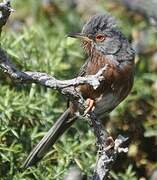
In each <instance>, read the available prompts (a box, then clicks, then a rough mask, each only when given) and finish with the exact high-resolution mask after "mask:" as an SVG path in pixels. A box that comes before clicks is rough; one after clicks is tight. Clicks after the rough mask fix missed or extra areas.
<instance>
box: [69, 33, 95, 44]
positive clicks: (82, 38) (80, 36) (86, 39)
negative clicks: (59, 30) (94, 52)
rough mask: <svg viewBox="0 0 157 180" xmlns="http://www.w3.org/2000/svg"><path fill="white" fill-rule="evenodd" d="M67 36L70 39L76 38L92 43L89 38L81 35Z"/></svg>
mask: <svg viewBox="0 0 157 180" xmlns="http://www.w3.org/2000/svg"><path fill="white" fill-rule="evenodd" d="M67 36H68V37H71V38H78V39H81V40H83V41H87V42H91V41H92V39H90V38H89V37H87V35H85V34H83V33H69V34H68V35H67Z"/></svg>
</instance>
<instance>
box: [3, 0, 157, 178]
mask: <svg viewBox="0 0 157 180" xmlns="http://www.w3.org/2000/svg"><path fill="white" fill-rule="evenodd" d="M41 2H42V1H39V0H38V1H33V0H27V1H20V0H15V1H13V7H14V9H16V11H15V12H14V14H13V15H12V16H11V19H10V22H9V23H8V26H7V27H6V28H5V29H4V31H3V33H2V36H1V46H2V47H3V48H4V49H6V50H7V52H8V54H9V55H10V56H11V58H12V60H13V62H14V63H15V64H16V65H17V67H18V68H20V69H22V70H32V71H41V72H47V73H49V74H51V75H54V76H56V77H57V78H60V79H67V78H71V77H74V76H76V74H77V72H78V71H79V68H80V66H81V64H83V62H84V59H85V54H83V51H82V48H81V46H80V42H78V41H77V40H72V39H69V38H67V37H66V34H67V33H68V32H71V31H79V30H80V29H81V26H82V19H83V17H81V15H80V14H79V13H77V11H76V9H70V8H69V7H68V4H67V3H65V2H64V1H62V0H59V1H55V2H56V5H57V7H58V9H56V10H55V12H52V13H50V14H47V12H46V11H45V9H43V8H42V6H41ZM68 2H69V1H68ZM101 7H102V8H103V7H104V8H105V9H106V8H107V9H110V8H111V7H110V6H109V4H108V3H107V1H105V3H104V2H103V1H102V6H101ZM112 13H113V14H114V15H115V16H116V17H117V19H119V20H120V22H119V24H120V26H121V28H122V30H123V32H124V33H125V34H126V35H127V36H128V37H130V36H131V33H132V29H134V28H136V29H138V28H141V27H142V28H143V27H147V23H146V22H145V21H144V20H140V21H139V20H136V18H134V19H132V15H130V14H129V13H128V12H126V11H125V10H124V9H122V8H119V9H118V8H117V9H116V11H115V10H114V9H113V11H112ZM149 31H150V33H149V44H150V46H152V44H153V43H154V41H155V36H154V35H151V34H153V31H154V30H153V29H150V30H149ZM150 62H151V55H147V56H140V57H139V60H138V61H137V63H136V77H135V83H134V88H133V90H132V93H131V95H130V96H129V97H128V98H127V99H126V100H125V101H124V102H123V103H121V105H120V106H119V107H118V108H117V109H116V110H114V111H113V112H112V114H111V120H110V121H109V122H108V123H107V127H108V129H109V130H110V131H111V132H112V134H113V135H114V136H116V135H117V134H119V133H121V134H124V135H126V136H129V138H130V142H129V153H128V156H125V155H124V157H123V156H122V157H120V159H119V160H118V164H116V165H115V168H114V169H113V170H114V172H112V173H111V178H112V179H115V180H127V179H128V180H129V179H132V180H136V179H138V178H139V177H141V176H144V177H147V175H148V172H150V171H151V170H152V169H153V168H155V167H156V166H157V163H156V161H157V157H156V156H155V153H156V152H155V147H156V145H157V144H156V135H157V123H156V122H157V121H156V119H157V101H156V97H157V90H155V91H154V89H153V88H152V85H153V84H154V82H155V81H156V79H157V74H156V72H155V71H152V70H151V68H150V64H151V63H150ZM0 83H1V89H0V179H2V180H5V179H13V180H29V179H40V180H44V179H46V180H50V179H51V180H52V179H55V180H56V179H57V180H59V179H62V177H63V175H64V173H65V172H66V171H67V170H68V168H69V167H70V166H71V165H77V166H78V167H79V168H80V169H81V170H82V171H83V173H85V174H88V175H90V174H91V169H92V168H93V165H94V163H95V153H96V149H95V144H94V142H95V141H94V135H93V133H92V131H91V130H90V129H89V127H88V125H87V123H86V122H85V121H83V120H79V121H78V122H77V123H76V124H75V125H74V126H73V127H72V128H71V129H70V130H69V131H68V132H67V133H66V134H65V135H64V136H63V137H62V138H61V139H60V141H59V142H58V143H57V144H56V145H55V146H54V148H53V149H52V150H51V151H50V152H49V153H48V154H47V155H46V156H45V157H44V159H43V160H42V161H41V162H40V163H39V164H38V166H37V167H32V168H29V169H28V170H25V171H24V170H21V169H20V168H21V166H22V163H23V162H24V160H25V158H26V156H27V155H28V153H29V152H30V150H31V149H32V147H33V146H34V145H35V144H36V143H37V142H39V140H40V139H41V137H43V135H44V134H45V133H46V131H47V130H48V129H49V128H50V127H51V126H52V124H53V123H54V122H55V121H56V119H57V118H58V117H59V116H60V114H61V113H62V112H63V111H64V109H66V106H67V103H66V99H64V97H62V96H60V95H59V94H58V93H57V92H55V91H53V90H51V89H45V88H43V87H40V86H38V85H35V84H32V85H30V84H28V85H26V84H18V83H17V82H12V80H10V79H9V77H7V76H6V75H5V74H4V73H2V72H1V73H0ZM124 159H125V160H124ZM126 167H128V168H127V169H126ZM121 172H123V173H121Z"/></svg>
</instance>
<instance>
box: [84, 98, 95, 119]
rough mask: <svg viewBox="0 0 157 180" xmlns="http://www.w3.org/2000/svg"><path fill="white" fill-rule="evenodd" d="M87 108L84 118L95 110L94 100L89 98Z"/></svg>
mask: <svg viewBox="0 0 157 180" xmlns="http://www.w3.org/2000/svg"><path fill="white" fill-rule="evenodd" d="M86 107H87V109H86V110H85V111H84V116H85V115H86V114H88V113H89V112H90V111H92V110H93V109H94V100H93V99H90V98H87V100H86Z"/></svg>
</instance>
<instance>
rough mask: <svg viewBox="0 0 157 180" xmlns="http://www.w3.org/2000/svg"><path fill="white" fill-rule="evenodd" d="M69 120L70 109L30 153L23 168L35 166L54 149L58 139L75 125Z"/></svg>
mask: <svg viewBox="0 0 157 180" xmlns="http://www.w3.org/2000/svg"><path fill="white" fill-rule="evenodd" d="M69 119H70V109H67V110H66V111H65V112H64V113H63V114H62V115H61V116H60V118H59V119H58V120H57V121H56V123H55V124H54V125H53V126H52V127H51V129H50V130H49V131H48V132H47V133H46V135H45V136H44V137H43V138H42V139H41V141H40V142H39V143H38V144H37V145H36V147H35V148H34V149H33V150H32V151H31V152H30V154H29V156H28V157H27V159H26V161H25V162H24V164H23V168H28V167H29V166H32V165H35V164H36V163H37V162H38V161H39V160H40V159H42V157H43V156H44V155H45V154H46V153H47V152H48V150H49V149H50V147H52V145H53V144H54V143H55V142H56V141H57V140H58V138H59V137H60V136H61V135H62V134H63V133H64V132H65V131H66V130H67V129H68V128H69V127H70V126H71V125H72V124H73V123H74V120H69Z"/></svg>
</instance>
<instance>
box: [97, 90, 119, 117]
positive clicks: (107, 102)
mask: <svg viewBox="0 0 157 180" xmlns="http://www.w3.org/2000/svg"><path fill="white" fill-rule="evenodd" d="M99 99H100V100H99ZM120 102H121V100H120V98H119V96H116V95H115V94H113V93H108V94H106V95H104V96H102V97H101V98H98V99H97V100H96V106H95V109H94V113H95V114H96V116H97V117H99V118H100V119H102V118H103V117H105V116H106V115H107V114H108V113H109V112H111V111H112V110H113V109H114V108H115V107H116V106H117V105H118V104H119V103H120Z"/></svg>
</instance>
